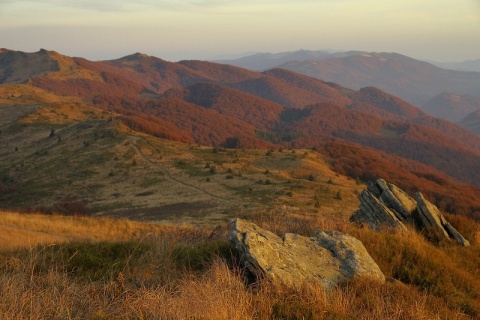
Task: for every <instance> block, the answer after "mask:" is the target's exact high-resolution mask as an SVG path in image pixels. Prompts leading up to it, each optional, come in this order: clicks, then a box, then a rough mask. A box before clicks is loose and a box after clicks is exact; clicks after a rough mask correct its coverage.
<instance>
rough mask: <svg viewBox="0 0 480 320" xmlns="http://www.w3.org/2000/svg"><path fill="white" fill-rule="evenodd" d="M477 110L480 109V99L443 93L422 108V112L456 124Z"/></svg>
mask: <svg viewBox="0 0 480 320" xmlns="http://www.w3.org/2000/svg"><path fill="white" fill-rule="evenodd" d="M477 109H480V98H479V97H473V96H470V95H467V94H456V93H452V92H442V93H441V94H439V95H438V96H435V97H433V98H432V99H430V100H429V101H427V102H426V103H425V104H424V105H423V107H422V110H424V111H425V112H427V113H428V114H431V115H433V116H434V117H438V118H442V119H445V120H448V121H452V122H456V123H458V122H460V121H462V120H463V119H464V118H465V117H466V116H467V115H468V114H469V113H472V112H473V111H475V110H477Z"/></svg>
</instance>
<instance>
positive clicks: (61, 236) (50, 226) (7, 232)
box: [0, 211, 192, 250]
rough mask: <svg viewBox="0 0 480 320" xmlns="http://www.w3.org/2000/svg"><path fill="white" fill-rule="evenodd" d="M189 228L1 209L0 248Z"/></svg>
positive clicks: (118, 238)
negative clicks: (24, 212) (23, 212)
mask: <svg viewBox="0 0 480 320" xmlns="http://www.w3.org/2000/svg"><path fill="white" fill-rule="evenodd" d="M170 229H172V230H175V231H176V232H178V231H179V230H184V231H185V232H187V231H188V230H191V229H192V227H188V226H184V227H181V226H175V227H172V226H169V225H160V224H152V223H141V222H136V221H131V220H126V219H117V220H114V219H109V218H90V217H76V216H61V215H50V216H48V215H41V214H22V213H18V212H12V211H0V250H5V249H16V248H31V247H35V246H36V245H39V244H43V245H48V244H52V243H62V242H69V241H126V240H132V239H134V240H135V239H136V240H138V239H142V238H143V237H146V236H147V235H155V234H158V233H160V232H168V231H169V230H170Z"/></svg>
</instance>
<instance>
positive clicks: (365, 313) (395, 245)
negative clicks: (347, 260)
mask: <svg viewBox="0 0 480 320" xmlns="http://www.w3.org/2000/svg"><path fill="white" fill-rule="evenodd" d="M3 214H5V213H3ZM3 214H2V215H3ZM8 216H10V217H11V218H13V219H11V220H10V222H11V223H15V221H16V219H21V218H22V217H23V216H15V214H13V215H12V214H8ZM249 218H250V219H252V220H254V221H255V222H256V223H258V224H259V225H262V226H263V227H268V228H270V229H272V230H277V233H280V232H284V231H289V232H296V233H300V234H305V235H306V234H309V233H310V232H311V231H312V230H313V229H315V228H322V229H324V228H325V229H329V228H334V229H340V230H342V231H344V232H347V233H350V234H352V235H354V236H355V237H357V238H359V239H360V240H361V241H362V242H363V243H364V244H365V246H366V248H367V249H368V251H369V252H370V253H371V255H372V257H373V258H374V259H375V260H376V261H377V263H378V264H379V266H380V268H381V269H382V271H383V272H384V273H385V275H386V276H387V277H394V278H396V279H398V280H400V281H401V282H400V281H394V282H387V284H385V285H380V284H373V283H370V282H368V281H352V282H350V283H345V284H343V285H341V286H340V287H338V288H337V289H335V290H334V291H332V292H329V293H326V292H324V291H323V290H322V289H321V288H319V287H316V286H309V287H304V288H302V289H300V290H298V291H289V290H286V289H282V288H278V287H272V286H271V285H270V284H269V283H268V282H266V281H264V280H260V281H259V282H254V283H252V284H247V283H246V282H245V278H244V275H243V274H242V269H241V268H240V267H239V265H238V264H237V262H236V254H235V251H234V250H233V248H232V247H231V246H230V245H229V243H228V241H227V237H228V235H227V233H228V232H227V228H226V226H225V227H220V228H217V229H216V230H215V231H213V232H212V230H211V229H199V228H179V227H174V226H155V225H144V224H138V223H132V222H125V221H112V220H105V221H104V220H98V219H92V218H68V217H55V216H50V217H42V216H30V217H29V219H28V220H24V222H23V223H24V224H25V225H26V226H32V225H33V224H36V225H44V226H45V227H46V226H47V225H48V228H49V229H50V230H51V232H56V231H59V230H61V229H60V228H63V229H66V230H72V231H73V230H79V227H78V226H80V227H81V228H83V230H84V231H82V233H80V234H81V237H80V238H77V239H76V240H74V241H73V242H67V243H64V244H50V245H40V246H31V247H29V248H27V249H16V250H11V249H10V250H5V249H3V251H2V252H1V253H0V284H1V285H0V288H1V289H0V297H1V299H2V301H3V302H4V303H2V305H1V307H0V315H1V317H2V318H4V319H10V318H50V319H62V318H96V319H109V318H142V319H178V318H206V319H226V318H228V319H332V318H334V319H385V318H388V319H475V318H478V317H479V316H480V304H479V303H478V301H480V297H479V295H480V281H479V280H478V279H479V274H478V272H479V271H478V268H477V266H478V265H479V263H480V261H479V260H478V259H479V258H478V255H476V254H475V252H477V251H478V249H479V247H478V246H479V243H478V239H477V240H475V239H470V240H471V242H472V247H471V248H458V247H456V246H452V245H451V244H442V245H440V246H439V247H434V246H433V245H431V244H429V243H428V242H427V241H425V239H423V237H422V236H420V235H418V236H412V235H409V236H406V235H401V234H390V233H378V232H375V231H371V230H368V229H356V228H353V227H351V226H349V225H347V224H344V223H340V224H339V223H333V222H330V220H322V219H318V218H314V219H312V218H305V217H303V218H300V217H294V216H285V215H284V216H281V215H278V214H277V213H275V212H264V213H262V214H257V215H253V216H249ZM52 219H55V220H57V219H59V220H63V221H62V222H60V224H57V223H54V224H52V223H51V222H52V221H54V220H52ZM71 219H73V220H72V222H73V223H72V224H69V225H65V223H66V222H67V221H70V220H71ZM42 221H44V222H42ZM452 223H454V224H455V227H456V228H458V229H459V230H460V231H461V232H463V233H464V234H471V233H472V232H478V231H479V230H480V226H479V225H478V224H475V223H474V222H472V221H471V220H469V221H467V220H465V221H463V220H462V221H460V220H458V221H457V220H455V219H454V220H452ZM126 226H128V229H125V227H126ZM465 227H466V228H468V230H464V229H463V228H465ZM36 228H38V227H36ZM70 228H73V229H70ZM89 228H93V229H91V230H89ZM103 228H106V229H103ZM117 228H118V229H117ZM55 230H56V231H55ZM107 230H108V232H106V233H108V238H109V240H108V241H105V238H97V239H94V238H92V237H91V236H92V235H99V236H101V235H102V234H103V233H105V232H104V231H107ZM114 230H115V231H114ZM111 231H114V233H112V232H111ZM125 231H127V232H125ZM72 234H77V235H78V234H79V233H78V232H72ZM82 237H83V240H82ZM87 239H90V240H87ZM85 240H87V241H85ZM53 241H54V242H57V241H56V240H53ZM44 243H45V242H44ZM47 243H48V242H47ZM57 243H58V242H57ZM32 244H34V243H32Z"/></svg>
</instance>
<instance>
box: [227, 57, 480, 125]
mask: <svg viewBox="0 0 480 320" xmlns="http://www.w3.org/2000/svg"><path fill="white" fill-rule="evenodd" d="M219 62H222V63H227V64H231V65H236V66H240V67H243V68H247V69H251V70H265V69H270V68H283V69H288V70H291V71H294V72H296V73H300V74H304V75H308V76H310V77H314V78H317V79H321V80H324V81H329V82H334V83H338V84H340V85H342V86H345V87H348V88H351V89H354V90H358V89H360V88H363V87H367V86H374V87H377V88H379V89H382V90H384V91H387V92H389V93H391V94H394V95H396V96H398V97H400V98H402V99H404V100H406V101H408V102H410V103H412V104H414V105H416V106H418V107H420V108H423V107H424V106H425V105H427V104H428V106H427V107H425V108H423V110H424V111H425V112H427V113H429V114H430V115H433V116H435V117H441V118H443V119H446V120H449V121H453V122H460V121H461V120H462V119H463V118H461V119H459V118H458V116H459V114H457V113H461V114H462V115H463V117H465V116H466V115H467V114H468V113H462V110H457V108H459V106H458V105H456V104H455V103H453V104H448V105H447V104H445V101H444V102H443V103H441V105H439V106H438V107H437V106H436V105H435V102H436V101H435V100H434V99H435V97H437V96H439V95H441V94H443V93H444V92H449V93H451V94H455V95H459V96H472V97H473V98H475V97H477V98H478V97H480V72H478V71H479V70H478V69H477V68H475V66H477V65H478V61H467V62H464V63H458V65H454V64H440V63H435V64H434V63H429V62H425V61H420V60H416V59H413V58H410V57H407V56H404V55H400V54H396V53H372V52H360V51H348V52H336V53H331V52H327V51H306V50H301V51H296V52H285V53H279V54H270V53H264V54H261V53H258V54H255V55H250V56H247V57H242V58H239V59H231V60H223V61H219ZM450 67H451V68H452V69H454V70H447V69H448V68H450ZM475 71H476V72H475ZM431 100H434V101H432V102H431V103H429V102H430V101H431ZM470 100H472V99H470ZM473 107H474V109H472V110H471V112H473V111H474V110H476V109H478V108H480V104H478V102H475V104H474V106H473ZM436 109H440V110H436Z"/></svg>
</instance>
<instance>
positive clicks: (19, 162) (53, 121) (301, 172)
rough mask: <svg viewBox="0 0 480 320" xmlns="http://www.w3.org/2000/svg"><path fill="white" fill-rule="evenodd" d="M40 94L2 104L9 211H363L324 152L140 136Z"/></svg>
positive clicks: (179, 217) (0, 148) (140, 216)
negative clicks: (72, 206) (76, 207)
mask: <svg viewBox="0 0 480 320" xmlns="http://www.w3.org/2000/svg"><path fill="white" fill-rule="evenodd" d="M12 90H13V89H12ZM37 91H38V90H37ZM32 95H33V97H34V99H36V100H39V101H40V100H41V99H43V100H42V101H44V102H42V103H41V104H39V105H37V106H36V107H33V106H32V105H31V104H28V103H26V104H24V105H19V104H17V105H15V104H7V103H5V104H3V105H1V106H0V112H1V113H2V114H4V115H9V116H10V117H9V118H8V119H7V118H4V119H6V120H5V121H4V122H3V123H2V124H0V125H1V127H0V130H1V134H0V135H1V136H2V141H3V142H4V143H2V144H1V145H0V159H1V163H2V165H1V166H0V178H1V181H2V183H4V184H6V185H7V186H12V187H13V190H11V191H10V192H5V193H4V194H3V195H2V194H1V193H0V200H1V201H2V207H3V208H9V209H15V208H23V209H25V208H37V209H42V210H44V211H52V210H53V211H55V208H58V207H59V204H63V203H70V202H76V203H78V202H81V203H84V204H86V206H88V207H89V208H90V210H91V211H92V212H93V213H95V214H100V215H114V216H118V217H129V218H133V219H137V220H155V221H159V220H169V221H171V220H172V219H173V220H175V221H176V222H187V223H188V222H192V221H193V222H197V223H198V222H199V221H201V222H205V223H207V224H211V223H218V222H224V221H226V220H228V219H229V218H230V217H231V216H232V215H234V214H237V213H239V212H245V211H250V210H268V209H271V208H278V209H279V210H284V211H300V210H301V212H303V213H308V214H322V215H331V214H335V215H336V214H337V213H338V212H342V213H344V214H349V213H350V212H351V211H352V210H353V209H354V208H355V206H356V205H357V200H356V197H355V195H356V193H357V191H358V190H357V189H360V188H361V187H359V186H357V185H356V184H355V182H354V181H353V180H351V179H347V178H345V177H341V176H338V175H336V174H335V173H334V172H333V171H331V170H330V169H329V168H328V164H327V163H326V161H325V159H324V158H322V156H320V155H319V154H318V153H316V152H313V151H308V150H272V151H270V152H268V153H267V152H266V151H265V150H264V151H260V150H225V149H216V148H211V147H201V146H196V145H189V144H181V143H176V142H172V141H167V140H162V139H157V138H154V137H151V136H148V135H144V134H139V133H135V132H133V131H131V130H129V129H128V128H126V127H125V126H124V125H123V124H122V123H120V122H118V121H116V120H115V114H111V113H107V112H105V111H100V110H98V109H96V108H94V107H91V106H90V105H88V103H86V102H82V101H70V100H69V98H65V99H66V100H65V101H58V100H57V101H54V102H52V101H50V100H49V99H50V98H49V96H48V94H47V93H44V92H34V93H32ZM12 110H17V112H15V113H12ZM111 119H113V121H112V120H111ZM52 130H53V131H54V132H53V135H52ZM339 192H340V194H341V196H342V197H343V198H345V199H346V200H350V201H345V202H339V201H338V200H337V199H336V198H338V196H339ZM199 217H201V218H202V219H200V220H199ZM343 218H345V216H344V217H342V219H343Z"/></svg>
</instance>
